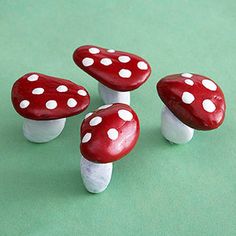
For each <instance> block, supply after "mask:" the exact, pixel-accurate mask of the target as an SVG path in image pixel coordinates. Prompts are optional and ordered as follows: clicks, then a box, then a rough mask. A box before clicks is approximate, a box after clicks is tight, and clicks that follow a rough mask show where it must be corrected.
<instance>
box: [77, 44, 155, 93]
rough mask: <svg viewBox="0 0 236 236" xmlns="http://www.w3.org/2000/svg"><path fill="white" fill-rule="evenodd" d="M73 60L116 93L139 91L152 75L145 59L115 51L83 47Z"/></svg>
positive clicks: (89, 46)
mask: <svg viewBox="0 0 236 236" xmlns="http://www.w3.org/2000/svg"><path fill="white" fill-rule="evenodd" d="M73 59H74V62H75V63H76V64H77V65H78V66H79V67H80V68H81V69H82V70H84V71H85V72H86V73H88V74H89V75H91V76H92V77H93V78H95V79H96V80H98V81H99V82H101V83H102V84H104V85H105V86H107V87H109V88H111V89H113V90H116V91H131V90H134V89H137V88H138V87H139V86H141V85H142V84H143V83H144V82H145V81H146V80H147V79H148V77H149V76H150V74H151V67H150V65H149V64H148V62H147V61H145V60H144V59H143V58H141V57H139V56H136V55H134V54H131V53H128V52H121V51H115V50H113V49H110V50H109V49H106V48H101V47H97V46H92V45H86V46H81V47H79V48H77V49H76V50H75V52H74V54H73Z"/></svg>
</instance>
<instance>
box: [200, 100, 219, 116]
mask: <svg viewBox="0 0 236 236" xmlns="http://www.w3.org/2000/svg"><path fill="white" fill-rule="evenodd" d="M202 106H203V109H204V110H205V111H207V112H209V113H211V112H214V111H215V109H216V106H215V104H214V103H213V102H212V101H211V100H210V99H205V100H204V101H203V102H202Z"/></svg>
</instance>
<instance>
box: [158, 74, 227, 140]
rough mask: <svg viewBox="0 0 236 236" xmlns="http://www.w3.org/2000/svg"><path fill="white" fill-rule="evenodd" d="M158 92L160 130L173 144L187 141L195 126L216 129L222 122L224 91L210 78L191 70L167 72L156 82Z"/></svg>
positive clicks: (200, 128) (197, 128) (199, 128)
mask: <svg viewBox="0 0 236 236" xmlns="http://www.w3.org/2000/svg"><path fill="white" fill-rule="evenodd" d="M157 92H158V94H159V96H160V98H161V100H162V101H163V103H164V104H165V106H164V108H163V110H162V115H161V132H162V134H163V136H164V137H165V138H166V139H167V140H169V141H170V142H172V143H177V144H184V143H187V142H189V141H190V140H191V139H192V137H193V133H194V129H196V130H212V129H216V128H218V127H219V126H220V125H221V124H222V123H223V121H224V117H225V110H226V105H225V99H224V94H223V92H222V91H221V89H220V87H219V86H218V85H217V84H216V83H215V82H214V81H213V80H211V79H210V78H207V77H205V76H202V75H197V74H190V73H183V74H175V75H169V76H166V77H164V78H162V79H161V80H160V81H159V82H158V83H157Z"/></svg>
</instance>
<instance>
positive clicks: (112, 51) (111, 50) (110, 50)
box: [107, 49, 115, 53]
mask: <svg viewBox="0 0 236 236" xmlns="http://www.w3.org/2000/svg"><path fill="white" fill-rule="evenodd" d="M107 52H110V53H114V52H115V50H114V49H108V50H107Z"/></svg>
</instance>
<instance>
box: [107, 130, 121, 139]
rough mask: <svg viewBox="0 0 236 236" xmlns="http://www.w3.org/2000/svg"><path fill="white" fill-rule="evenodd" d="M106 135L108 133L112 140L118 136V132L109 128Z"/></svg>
mask: <svg viewBox="0 0 236 236" xmlns="http://www.w3.org/2000/svg"><path fill="white" fill-rule="evenodd" d="M107 135H108V137H109V139H111V140H113V141H114V140H116V139H117V138H118V136H119V133H118V131H117V129H115V128H111V129H109V130H108V131H107Z"/></svg>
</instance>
